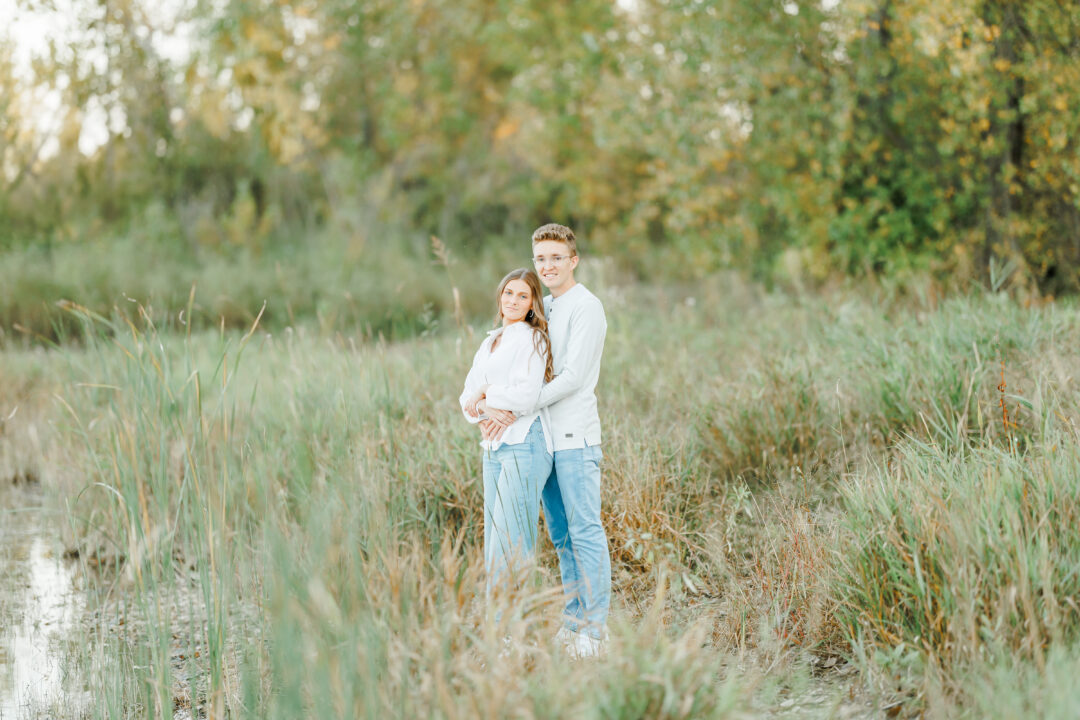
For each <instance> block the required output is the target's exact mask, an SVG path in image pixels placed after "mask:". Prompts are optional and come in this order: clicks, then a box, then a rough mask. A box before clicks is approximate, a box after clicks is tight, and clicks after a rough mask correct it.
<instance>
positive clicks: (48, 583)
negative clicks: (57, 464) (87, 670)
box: [0, 486, 83, 720]
mask: <svg viewBox="0 0 1080 720" xmlns="http://www.w3.org/2000/svg"><path fill="white" fill-rule="evenodd" d="M60 520H61V519H60V518H59V517H57V516H55V514H54V513H52V512H50V511H49V510H48V509H47V508H46V504H45V500H44V497H43V495H42V492H41V490H40V489H39V488H37V487H35V486H29V487H18V486H16V487H8V488H3V489H0V720H12V719H15V718H36V717H48V716H49V715H50V714H51V712H50V709H51V708H55V707H56V704H57V703H58V702H63V704H65V705H67V704H68V703H69V702H70V700H71V698H72V697H73V693H71V689H70V688H69V687H68V683H67V682H66V678H65V667H64V663H63V661H62V658H63V657H64V655H65V653H64V652H63V648H62V644H63V642H64V640H65V636H66V635H67V634H69V633H70V632H71V631H72V630H73V628H74V623H75V622H76V620H77V618H78V616H79V612H80V609H81V607H82V604H83V600H82V595H81V593H80V592H79V589H78V587H77V582H76V576H75V572H74V565H73V563H72V562H71V561H70V560H65V559H64V556H63V546H62V545H61V544H60V541H59V533H58V532H57V527H58V525H59V523H60Z"/></svg>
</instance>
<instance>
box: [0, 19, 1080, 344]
mask: <svg viewBox="0 0 1080 720" xmlns="http://www.w3.org/2000/svg"><path fill="white" fill-rule="evenodd" d="M6 2H8V3H13V5H9V6H8V7H7V8H6V9H5V10H4V11H3V16H2V17H0V20H2V21H3V24H2V25H0V37H3V38H4V42H3V43H2V44H0V168H2V171H0V287H3V288H4V292H3V297H2V300H0V326H2V327H3V328H4V332H5V333H6V334H8V335H10V334H12V333H15V334H19V333H20V332H22V333H23V334H26V333H30V334H33V333H37V334H40V335H42V336H45V337H53V336H55V335H56V334H57V333H58V328H59V331H62V330H63V325H64V322H65V321H64V319H63V318H64V314H63V312H62V311H60V310H59V309H57V308H56V307H55V302H56V300H58V299H60V298H64V299H70V300H73V301H76V302H79V303H82V304H85V305H86V306H87V307H90V308H92V309H95V310H102V311H108V310H110V309H111V308H112V306H113V305H115V304H117V303H119V304H120V305H121V306H123V305H124V298H125V297H127V298H132V299H136V300H138V301H139V302H141V303H145V304H149V305H152V306H154V307H156V308H158V309H161V310H164V309H166V308H168V309H171V310H175V309H176V308H182V307H184V306H186V304H187V299H188V297H189V294H190V290H191V286H192V284H193V283H194V284H197V285H198V287H199V293H198V295H197V302H196V306H195V309H194V315H195V316H196V317H195V319H196V321H199V320H200V318H201V319H204V320H205V321H206V322H208V323H211V324H213V325H215V326H216V325H218V324H219V323H220V322H221V321H222V320H224V322H225V323H226V324H227V325H236V326H240V325H247V324H249V323H250V322H251V320H252V319H253V317H254V315H255V314H256V313H257V312H258V309H259V307H260V306H261V304H262V302H263V301H264V300H266V301H267V309H266V313H265V315H264V318H263V322H264V323H266V324H267V326H268V327H273V326H275V325H281V324H284V323H290V322H293V321H294V320H295V318H296V316H297V315H304V316H318V317H319V318H320V319H321V321H322V322H323V323H324V324H325V325H327V326H329V327H334V328H337V329H341V328H356V327H360V328H363V329H364V331H365V332H369V333H371V334H377V333H380V332H382V333H385V334H388V335H394V334H411V333H413V332H414V331H416V330H417V329H418V328H422V327H423V326H424V320H423V318H425V317H426V318H428V319H429V320H430V318H432V317H439V316H441V315H443V314H444V313H446V312H449V311H451V310H452V304H453V300H452V297H451V295H450V294H449V293H448V292H446V291H445V289H446V283H445V281H444V279H442V278H441V276H439V275H438V274H437V270H435V269H433V268H432V259H433V257H434V255H433V252H432V250H433V247H432V242H433V241H432V237H435V238H437V239H438V241H439V242H441V243H442V248H443V249H444V250H446V251H449V253H450V259H451V260H452V261H456V262H457V263H458V267H457V272H458V274H459V276H460V278H459V280H460V281H459V283H458V284H461V285H462V286H463V290H464V299H463V302H464V303H465V308H466V310H470V311H473V312H475V311H478V309H481V308H483V309H484V311H485V312H486V307H487V302H488V300H487V297H486V292H484V293H480V292H472V291H470V288H471V287H473V286H474V285H476V286H480V287H482V288H484V289H485V290H486V288H487V286H488V285H490V284H491V283H490V282H489V280H493V279H494V278H495V277H496V275H497V274H499V273H501V272H502V271H505V270H506V269H508V267H512V266H515V265H521V264H527V262H528V246H527V244H526V243H527V238H528V235H529V233H530V231H531V230H532V229H533V228H534V227H535V226H537V225H538V224H540V223H543V222H547V221H552V220H555V221H561V222H564V223H566V224H569V225H571V226H573V227H574V228H575V229H576V230H577V231H578V234H579V236H580V237H581V240H582V246H583V249H584V251H585V252H587V253H589V254H592V255H594V256H595V255H602V256H606V257H608V258H611V259H612V260H611V262H612V263H613V266H614V267H616V268H618V269H619V271H621V272H625V273H628V274H630V276H631V277H638V278H644V279H648V280H649V281H650V282H655V281H688V280H691V281H692V280H697V279H700V278H702V277H706V276H709V275H711V274H713V273H715V272H717V271H727V270H735V271H738V272H740V273H745V274H747V275H749V276H751V277H752V278H754V279H757V280H760V281H764V282H766V283H770V284H772V283H779V284H782V285H784V286H789V287H793V288H796V289H799V290H802V289H804V288H811V289H813V288H820V287H822V286H832V285H836V284H843V283H846V282H848V281H849V280H850V279H852V278H854V279H855V280H856V281H857V282H858V281H861V280H866V279H870V280H871V281H873V282H878V281H880V280H881V279H883V278H886V279H892V280H894V281H895V282H898V283H900V284H910V283H911V282H912V281H913V279H918V282H923V283H925V282H932V283H938V284H941V286H942V287H944V288H945V289H946V290H948V289H949V288H955V287H958V288H960V289H968V288H969V287H970V286H971V284H978V283H982V284H989V285H992V286H998V285H1000V284H1002V283H1004V282H1006V281H1007V282H1008V283H1009V284H1010V285H1012V286H1016V287H1019V288H1020V290H1021V291H1022V292H1023V293H1024V294H1025V296H1045V295H1060V294H1062V293H1064V292H1068V291H1072V290H1075V289H1076V288H1077V286H1078V284H1080V153H1078V152H1077V146H1076V142H1077V141H1076V138H1077V136H1078V135H1080V133H1078V132H1077V130H1078V125H1080V89H1078V88H1080V62H1077V60H1078V57H1077V56H1078V53H1080V33H1078V32H1077V29H1078V27H1080V8H1078V6H1077V5H1075V4H1074V3H1062V2H1058V1H1057V0H1029V1H1027V2H1013V1H1011V0H978V1H975V0H934V1H933V2H931V1H930V0H874V1H869V0H846V1H844V2H837V0H823V1H822V2H797V1H796V0H787V1H785V2H775V1H770V2H754V3H745V2H723V1H711V0H705V1H703V0H690V1H683V0H656V1H650V0H619V1H616V2H613V1H612V0H580V1H579V2H574V3H551V2H538V1H535V2H534V1H530V0H513V1H512V0H452V1H451V0H423V1H421V0H410V1H407V2H400V1H398V0H390V1H384V0H367V1H365V2H352V1H345V0H289V1H283V0H212V1H211V0H186V1H185V0H170V1H169V2H164V3H161V2H156V1H155V2H150V1H149V0H105V1H100V0H6ZM464 280H469V282H464ZM403 281H407V282H405V283H404V284H402V283H403ZM16 325H17V326H19V327H20V328H22V329H23V330H22V331H20V330H19V329H17V328H15V326H16ZM67 331H69V332H77V330H76V329H75V328H74V327H68V328H67Z"/></svg>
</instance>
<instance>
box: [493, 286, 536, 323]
mask: <svg viewBox="0 0 1080 720" xmlns="http://www.w3.org/2000/svg"><path fill="white" fill-rule="evenodd" d="M531 307H532V291H531V290H529V286H528V284H527V283H526V282H525V281H524V280H511V281H510V282H508V283H506V287H504V288H503V291H502V297H500V298H499V309H500V310H502V317H503V325H509V324H510V323H515V322H517V321H519V320H523V319H524V318H525V316H526V315H527V314H528V312H529V308H531Z"/></svg>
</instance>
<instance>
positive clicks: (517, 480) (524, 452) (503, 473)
mask: <svg viewBox="0 0 1080 720" xmlns="http://www.w3.org/2000/svg"><path fill="white" fill-rule="evenodd" d="M551 463H552V459H551V454H550V453H548V451H547V444H546V442H545V440H544V428H543V426H542V425H541V423H540V418H536V420H535V421H533V424H532V426H531V427H530V428H529V433H528V435H526V436H525V440H524V442H520V443H516V444H514V445H501V446H500V447H499V449H498V450H485V451H484V567H485V568H486V569H487V592H488V595H490V594H491V593H492V592H493V591H494V590H495V589H496V588H497V587H498V586H499V584H500V583H505V582H507V581H508V580H509V578H510V576H512V570H514V569H520V568H522V567H526V566H527V565H528V564H530V563H532V562H533V558H534V557H535V554H536V536H537V530H538V526H539V524H540V492H541V491H542V490H543V487H544V483H545V482H546V481H547V479H548V475H549V474H550V472H551Z"/></svg>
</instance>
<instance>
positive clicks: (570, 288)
mask: <svg viewBox="0 0 1080 720" xmlns="http://www.w3.org/2000/svg"><path fill="white" fill-rule="evenodd" d="M532 247H533V264H534V265H535V267H536V272H537V274H538V275H539V276H540V281H541V282H542V283H543V284H544V285H545V286H546V287H547V288H548V290H550V291H551V295H549V296H547V297H545V298H544V312H545V314H546V315H547V321H548V332H549V334H550V337H551V351H552V359H553V363H554V371H555V378H554V379H553V380H552V381H551V382H550V383H548V384H547V385H545V386H544V388H543V390H541V392H540V399H539V400H538V402H537V407H538V408H544V407H546V408H547V409H548V413H549V420H550V427H551V432H552V435H553V436H554V437H553V438H552V441H553V445H554V448H555V460H554V463H553V465H552V470H551V475H550V477H548V480H547V483H546V484H545V486H544V489H543V493H542V496H541V499H542V501H543V506H544V517H545V518H546V520H547V527H548V532H549V533H550V534H551V540H552V542H553V543H554V545H555V549H556V551H557V552H558V555H559V570H560V572H561V574H562V581H563V587H564V589H565V591H566V593H567V598H568V602H567V604H566V608H565V625H564V627H563V629H562V630H560V633H559V635H560V639H562V640H563V641H564V642H566V643H567V644H568V645H570V646H571V649H572V652H574V654H576V655H578V656H582V657H584V656H592V655H597V654H599V653H600V652H601V651H602V649H603V643H604V642H605V639H606V636H607V629H606V623H607V615H608V608H609V606H610V601H611V555H610V553H609V551H608V541H607V535H606V534H605V533H604V526H603V523H602V522H601V521H600V459H601V457H602V456H603V455H602V453H601V451H600V417H599V415H598V414H597V411H596V394H595V389H596V381H597V378H598V377H599V376H600V356H601V354H602V353H603V351H604V336H605V335H606V333H607V320H606V318H605V316H604V306H603V305H602V304H601V303H600V300H598V299H597V298H596V296H595V295H593V294H592V293H591V292H589V290H588V289H587V288H586V287H585V286H584V285H582V284H581V283H579V282H577V281H576V280H574V268H576V267H577V265H578V261H579V258H578V254H577V239H576V238H575V237H574V233H573V231H572V230H571V229H570V228H568V227H566V226H564V225H556V224H554V223H552V224H549V225H544V226H542V227H540V228H537V230H536V231H535V232H534V233H533V236H532ZM486 411H487V413H488V415H489V416H494V417H500V416H502V418H503V423H506V421H507V420H509V421H511V422H512V420H511V418H512V415H509V416H506V415H502V414H501V413H498V412H497V410H496V409H494V408H490V407H487V408H486ZM483 429H484V432H485V434H488V433H491V434H496V433H499V432H500V431H501V424H500V422H499V421H498V420H493V421H489V422H488V423H487V424H486V427H484V428H483Z"/></svg>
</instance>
